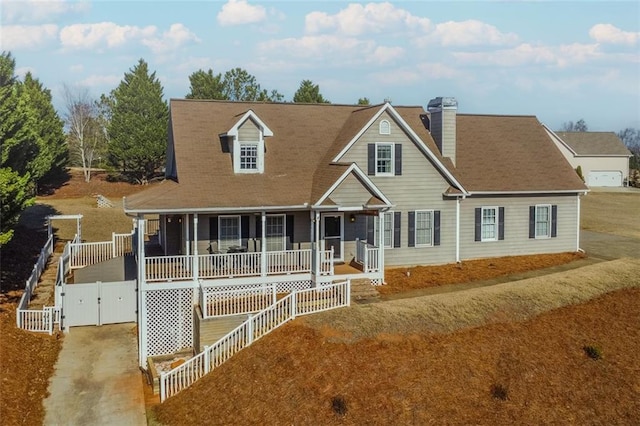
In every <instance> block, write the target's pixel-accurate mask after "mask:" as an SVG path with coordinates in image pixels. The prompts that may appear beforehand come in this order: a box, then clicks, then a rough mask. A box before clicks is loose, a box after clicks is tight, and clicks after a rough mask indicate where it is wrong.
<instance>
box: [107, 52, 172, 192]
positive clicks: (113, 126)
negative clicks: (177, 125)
mask: <svg viewBox="0 0 640 426" xmlns="http://www.w3.org/2000/svg"><path fill="white" fill-rule="evenodd" d="M129 71H130V72H128V73H125V75H124V79H123V80H122V81H121V82H120V84H119V85H118V87H117V88H116V89H115V90H113V91H112V92H111V99H110V104H111V108H112V110H111V120H110V122H109V124H108V127H107V129H108V137H109V161H110V162H111V163H112V164H113V165H114V166H116V167H118V168H119V169H120V170H121V171H122V172H123V173H125V174H127V175H130V176H132V177H134V178H135V179H136V180H137V181H138V182H140V183H142V182H144V181H146V180H147V179H148V178H150V177H152V176H153V175H154V173H156V171H157V169H158V168H159V167H161V166H162V165H163V164H164V160H165V154H166V144H167V127H168V125H167V123H168V120H169V109H168V107H167V103H166V102H165V101H164V100H163V88H162V85H161V84H160V81H159V80H158V79H157V78H156V73H155V72H153V73H151V74H149V67H148V65H147V63H146V62H145V61H144V60H143V59H140V60H139V61H138V64H137V65H136V66H134V67H133V68H132V69H131V70H129Z"/></svg>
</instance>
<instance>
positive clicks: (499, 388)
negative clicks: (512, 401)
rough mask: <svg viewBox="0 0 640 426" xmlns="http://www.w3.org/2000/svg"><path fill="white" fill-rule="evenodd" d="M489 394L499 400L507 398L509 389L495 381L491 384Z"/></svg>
mask: <svg viewBox="0 0 640 426" xmlns="http://www.w3.org/2000/svg"><path fill="white" fill-rule="evenodd" d="M491 396H492V397H494V398H495V399H499V400H500V401H506V400H507V399H509V390H508V389H507V387H506V386H504V385H502V384H500V383H496V384H493V385H492V386H491Z"/></svg>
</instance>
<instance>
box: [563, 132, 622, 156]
mask: <svg viewBox="0 0 640 426" xmlns="http://www.w3.org/2000/svg"><path fill="white" fill-rule="evenodd" d="M555 133H556V135H558V136H559V137H560V139H562V140H563V141H564V142H565V143H566V144H567V145H568V146H569V147H570V148H571V149H572V150H573V151H574V152H575V153H576V155H579V156H583V155H584V156H616V157H619V156H623V157H626V156H631V153H630V152H629V150H628V149H627V147H626V146H624V144H623V143H622V141H621V140H620V138H619V137H618V135H616V134H615V133H613V132H555Z"/></svg>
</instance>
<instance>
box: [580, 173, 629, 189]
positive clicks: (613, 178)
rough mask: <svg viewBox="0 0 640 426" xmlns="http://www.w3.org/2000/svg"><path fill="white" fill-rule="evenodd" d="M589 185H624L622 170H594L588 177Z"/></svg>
mask: <svg viewBox="0 0 640 426" xmlns="http://www.w3.org/2000/svg"><path fill="white" fill-rule="evenodd" d="M587 185H589V186H622V172H614V171H592V172H589V178H588V179H587Z"/></svg>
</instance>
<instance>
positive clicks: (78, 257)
mask: <svg viewBox="0 0 640 426" xmlns="http://www.w3.org/2000/svg"><path fill="white" fill-rule="evenodd" d="M74 241H75V240H74ZM70 249H71V252H70V255H71V269H78V268H83V267H85V266H89V265H95V264H96V263H100V262H104V261H106V260H109V259H113V258H114V257H118V256H124V255H125V254H127V253H132V252H133V233H132V232H131V233H128V234H116V233H115V232H114V233H112V234H111V241H101V242H97V243H81V242H74V243H72V244H71V246H70Z"/></svg>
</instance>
